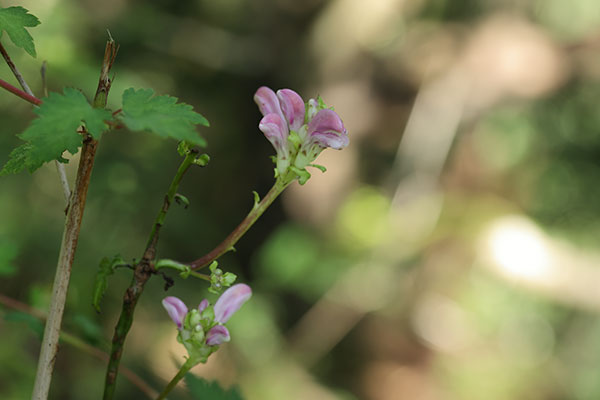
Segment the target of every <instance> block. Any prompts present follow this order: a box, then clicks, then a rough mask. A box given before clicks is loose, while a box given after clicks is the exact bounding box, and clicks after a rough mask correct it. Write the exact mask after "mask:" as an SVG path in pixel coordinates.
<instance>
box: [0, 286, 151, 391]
mask: <svg viewBox="0 0 600 400" xmlns="http://www.w3.org/2000/svg"><path fill="white" fill-rule="evenodd" d="M0 304H2V305H4V306H6V307H8V308H12V309H13V310H17V311H19V312H22V313H25V314H29V315H31V316H32V317H35V318H37V319H39V320H41V321H45V320H46V315H44V313H43V312H41V311H39V310H36V309H35V308H32V307H30V306H29V305H27V304H25V303H23V302H20V301H18V300H15V299H13V298H10V297H8V296H5V295H3V294H0ZM60 339H61V340H62V341H63V342H64V343H67V344H68V345H71V346H73V347H75V348H76V349H78V350H81V351H83V352H84V353H87V354H89V355H91V356H92V357H95V358H97V359H99V360H101V361H107V360H108V353H107V352H105V351H103V350H102V349H100V348H98V347H94V346H92V345H90V344H88V343H86V342H85V341H84V340H82V339H80V338H78V337H77V336H75V335H73V334H71V333H68V332H65V331H62V332H61V333H60ZM121 374H122V375H123V376H124V377H125V379H127V380H128V381H129V382H131V383H132V384H133V385H134V386H136V387H137V388H138V389H140V391H141V392H142V393H144V394H145V395H146V396H147V397H148V398H150V399H154V398H155V397H156V396H158V392H157V391H156V390H154V389H153V388H152V387H150V385H149V384H148V383H146V381H144V380H143V379H142V378H141V377H140V376H139V375H137V374H136V373H135V372H133V371H132V370H130V369H129V368H127V367H123V368H122V370H121Z"/></svg>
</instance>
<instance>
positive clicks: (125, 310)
mask: <svg viewBox="0 0 600 400" xmlns="http://www.w3.org/2000/svg"><path fill="white" fill-rule="evenodd" d="M196 155H197V152H190V153H189V154H188V155H187V156H186V157H185V159H184V160H183V162H182V163H181V165H180V166H179V169H178V170H177V173H176V174H175V177H174V178H173V181H172V182H171V185H170V186H169V189H168V191H167V193H166V194H165V198H164V200H163V204H162V207H161V209H160V211H159V212H158V215H157V216H156V219H155V220H154V224H153V225H152V231H151V232H150V237H149V238H148V242H147V244H146V250H145V251H144V255H143V257H142V259H141V260H140V262H139V263H138V264H137V265H136V266H135V270H134V273H133V278H132V280H131V284H130V285H129V287H128V288H127V290H126V291H125V296H123V307H122V309H121V315H120V316H119V321H118V322H117V325H116V326H115V333H114V335H113V339H112V349H111V352H110V360H109V362H108V367H107V369H106V379H105V383H104V397H103V399H104V400H109V399H112V398H113V396H114V393H115V388H116V383H117V374H118V372H119V363H120V362H121V356H122V355H123V345H124V344H125V338H126V337H127V334H128V333H129V329H130V328H131V325H132V324H133V314H134V311H135V307H136V306H137V303H138V300H139V298H140V296H141V295H142V292H143V291H144V285H145V284H146V282H147V281H148V279H150V277H151V276H152V274H154V273H155V272H156V270H155V268H154V264H153V263H154V258H155V256H156V244H157V243H158V234H159V233H160V229H161V228H162V226H163V224H164V222H165V218H166V215H167V212H168V211H169V207H170V206H171V203H172V202H173V198H174V197H175V194H176V193H177V189H178V188H179V183H180V182H181V179H182V178H183V176H184V175H185V173H186V172H187V170H188V169H189V168H190V166H191V165H192V164H193V163H194V159H195V158H196Z"/></svg>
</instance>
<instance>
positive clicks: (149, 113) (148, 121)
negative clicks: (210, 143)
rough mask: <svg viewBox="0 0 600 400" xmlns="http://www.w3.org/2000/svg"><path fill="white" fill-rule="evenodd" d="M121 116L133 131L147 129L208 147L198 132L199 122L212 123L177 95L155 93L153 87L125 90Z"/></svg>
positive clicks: (204, 124)
mask: <svg viewBox="0 0 600 400" xmlns="http://www.w3.org/2000/svg"><path fill="white" fill-rule="evenodd" d="M118 118H119V119H120V120H121V121H122V122H123V123H124V124H125V125H126V126H127V128H129V129H130V130H132V131H148V132H152V133H154V134H155V135H158V136H160V137H163V138H166V137H170V138H173V139H176V140H185V141H187V142H190V143H192V144H194V145H197V146H206V141H205V140H204V139H203V138H202V137H200V135H199V134H198V132H196V125H202V126H209V123H208V121H207V120H206V118H204V117H203V116H202V115H201V114H198V113H197V112H195V111H194V109H193V108H192V106H190V105H189V104H185V103H177V98H176V97H172V96H166V95H165V96H154V90H152V89H139V90H135V89H133V88H129V89H127V90H125V91H124V92H123V111H122V112H121V113H119V114H118Z"/></svg>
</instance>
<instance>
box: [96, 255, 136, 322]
mask: <svg viewBox="0 0 600 400" xmlns="http://www.w3.org/2000/svg"><path fill="white" fill-rule="evenodd" d="M125 265H128V264H127V263H126V262H125V260H123V258H122V257H121V256H120V255H116V256H114V257H113V258H112V260H111V259H110V258H108V257H104V258H103V259H102V261H100V265H99V266H98V273H97V274H96V280H95V282H94V293H93V298H92V305H93V306H94V308H95V309H96V311H97V312H100V301H101V300H102V296H104V292H105V291H106V288H107V287H108V277H109V276H110V275H112V274H113V273H114V272H115V269H116V268H117V267H120V266H125Z"/></svg>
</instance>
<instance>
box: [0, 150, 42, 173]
mask: <svg viewBox="0 0 600 400" xmlns="http://www.w3.org/2000/svg"><path fill="white" fill-rule="evenodd" d="M30 151H31V144H30V143H25V144H22V145H20V146H19V147H16V148H15V149H13V151H11V152H10V155H9V157H10V158H9V160H8V161H7V162H6V164H4V167H3V168H2V169H1V170H0V176H2V175H7V174H17V173H19V172H21V171H22V170H23V168H27V170H29V171H30V172H33V171H34V170H36V169H37V168H39V166H37V167H36V166H34V165H33V164H31V163H29V162H28V155H29V152H30Z"/></svg>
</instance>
